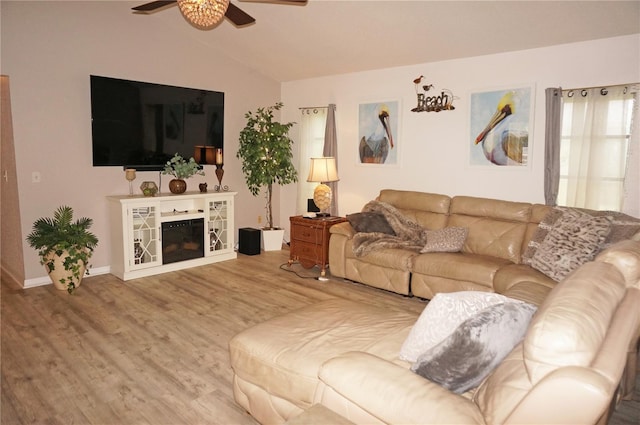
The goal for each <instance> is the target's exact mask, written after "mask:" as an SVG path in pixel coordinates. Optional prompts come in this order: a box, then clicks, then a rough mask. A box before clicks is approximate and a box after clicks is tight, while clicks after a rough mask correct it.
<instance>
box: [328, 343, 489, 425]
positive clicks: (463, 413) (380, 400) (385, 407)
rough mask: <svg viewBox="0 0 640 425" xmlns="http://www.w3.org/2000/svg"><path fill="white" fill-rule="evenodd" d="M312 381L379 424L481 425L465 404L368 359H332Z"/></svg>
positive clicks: (406, 373)
mask: <svg viewBox="0 0 640 425" xmlns="http://www.w3.org/2000/svg"><path fill="white" fill-rule="evenodd" d="M318 376H319V378H320V380H321V381H322V382H323V383H324V384H325V385H326V386H328V387H330V388H331V389H332V390H333V391H335V392H336V393H338V394H339V395H340V396H342V397H343V398H345V399H346V400H347V401H348V402H350V403H351V404H353V405H356V406H358V407H359V408H361V409H363V410H365V411H366V412H368V413H369V414H371V415H372V416H374V417H376V418H378V419H379V420H380V421H382V422H384V423H402V424H420V423H422V424H425V423H428V424H474V423H477V424H480V423H484V419H483V417H482V415H481V413H480V410H479V409H478V407H477V406H476V405H475V404H474V403H473V402H472V401H471V400H469V399H467V398H465V397H463V396H461V395H458V394H454V393H452V392H450V391H448V390H446V389H444V388H443V387H441V386H439V385H437V384H434V383H433V382H430V381H428V380H427V379H425V378H423V377H421V376H419V375H417V374H415V373H413V372H411V371H410V370H409V369H405V368H403V367H401V366H399V365H396V364H394V363H391V362H389V361H387V360H384V359H381V358H379V357H376V356H374V355H371V354H368V353H364V352H358V351H353V352H349V353H345V354H342V355H340V356H338V357H334V358H332V359H330V360H328V361H327V362H325V363H324V364H323V365H322V367H321V368H320V371H319V373H318ZM328 407H330V408H332V407H333V406H328Z"/></svg>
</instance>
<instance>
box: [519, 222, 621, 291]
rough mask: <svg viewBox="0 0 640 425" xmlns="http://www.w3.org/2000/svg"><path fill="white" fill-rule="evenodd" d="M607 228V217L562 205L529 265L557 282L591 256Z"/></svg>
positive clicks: (604, 236)
mask: <svg viewBox="0 0 640 425" xmlns="http://www.w3.org/2000/svg"><path fill="white" fill-rule="evenodd" d="M610 231H611V218H610V217H607V216H602V217H594V216H592V215H590V214H586V213H584V212H581V211H578V210H575V209H565V210H564V211H563V213H562V216H561V217H559V218H558V219H557V220H556V221H555V223H554V224H553V226H552V227H551V228H550V229H549V231H548V233H547V235H546V236H545V238H544V240H543V241H542V242H541V243H540V245H539V246H538V249H537V250H536V252H535V254H534V255H533V258H532V259H531V267H533V268H535V269H536V270H539V271H541V272H542V273H544V274H546V275H547V276H549V277H550V278H552V279H554V280H555V281H557V282H559V281H561V280H562V279H564V278H565V277H566V276H567V275H568V274H569V273H571V272H572V271H573V270H575V269H577V268H578V267H580V266H581V265H582V264H584V263H586V262H587V261H591V260H593V258H594V257H595V256H596V254H597V253H598V251H599V250H600V247H601V246H602V244H603V243H604V241H605V239H606V237H607V235H608V234H609V232H610Z"/></svg>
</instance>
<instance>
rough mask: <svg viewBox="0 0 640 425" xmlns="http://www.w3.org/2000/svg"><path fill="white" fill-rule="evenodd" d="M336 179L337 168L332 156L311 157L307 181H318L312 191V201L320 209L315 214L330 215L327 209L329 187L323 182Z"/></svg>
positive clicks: (320, 215)
mask: <svg viewBox="0 0 640 425" xmlns="http://www.w3.org/2000/svg"><path fill="white" fill-rule="evenodd" d="M338 180H339V179H338V170H337V167H336V159H335V158H334V157H322V158H311V167H310V168H309V177H307V181H308V182H318V183H320V184H319V185H318V186H317V187H316V188H315V190H314V191H313V202H315V204H316V206H317V207H318V208H319V209H320V212H319V213H318V214H317V216H319V217H327V216H329V215H330V214H329V212H328V210H329V207H330V206H331V188H330V187H329V186H327V185H326V184H324V183H326V182H335V181H338Z"/></svg>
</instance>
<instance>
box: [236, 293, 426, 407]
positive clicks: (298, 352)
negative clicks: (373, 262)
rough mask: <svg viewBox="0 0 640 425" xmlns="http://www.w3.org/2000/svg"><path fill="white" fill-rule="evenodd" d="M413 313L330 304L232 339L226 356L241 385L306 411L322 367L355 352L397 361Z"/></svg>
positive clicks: (267, 323) (337, 302)
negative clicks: (252, 387) (249, 384)
mask: <svg viewBox="0 0 640 425" xmlns="http://www.w3.org/2000/svg"><path fill="white" fill-rule="evenodd" d="M416 318H417V314H415V313H410V312H404V311H399V310H394V309H381V308H379V307H376V306H372V305H368V304H363V303H358V302H354V301H349V300H344V299H329V300H325V301H321V302H319V303H316V304H313V305H310V306H306V307H303V308H301V309H299V310H295V311H292V312H289V313H287V314H284V315H282V316H278V317H275V318H272V319H270V320H267V321H265V322H262V323H260V324H258V325H255V326H253V327H251V328H249V329H247V330H245V331H243V332H241V333H239V334H237V335H236V336H234V337H233V338H232V339H231V341H230V342H229V354H230V359H231V366H232V368H233V370H234V373H235V374H236V375H237V376H238V377H239V378H241V379H242V380H244V381H247V382H249V383H251V384H252V385H255V386H257V387H260V388H262V389H264V390H266V391H267V392H268V393H269V394H271V395H273V396H274V397H279V398H282V399H284V400H288V401H289V402H291V403H294V404H296V405H297V406H298V407H300V408H302V409H305V408H308V407H310V406H311V405H312V404H313V401H314V396H315V393H316V387H317V385H318V382H319V381H318V370H319V369H320V366H321V365H322V363H324V362H325V361H327V360H328V359H330V358H332V357H335V356H337V355H339V354H341V353H344V352H347V351H351V350H358V351H364V352H368V353H371V354H374V355H376V356H378V357H381V358H383V359H386V360H390V361H394V362H398V364H403V365H404V366H405V367H408V366H409V365H408V364H406V363H404V362H400V360H398V347H400V345H401V344H402V341H403V340H404V339H405V338H406V336H407V335H408V333H409V330H410V329H411V326H412V325H413V323H415V321H416Z"/></svg>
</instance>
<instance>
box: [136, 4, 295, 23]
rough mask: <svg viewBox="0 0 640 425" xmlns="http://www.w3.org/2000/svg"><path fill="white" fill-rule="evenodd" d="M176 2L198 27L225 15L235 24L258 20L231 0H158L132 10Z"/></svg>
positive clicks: (150, 10)
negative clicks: (230, 0)
mask: <svg viewBox="0 0 640 425" xmlns="http://www.w3.org/2000/svg"><path fill="white" fill-rule="evenodd" d="M247 1H251V0H247ZM256 1H257V2H259V1H258V0H256ZM306 2H307V0H278V1H271V2H270V3H281V4H303V3H306ZM175 4H177V5H178V7H180V12H182V14H183V15H184V16H185V18H187V20H188V21H189V22H191V23H193V24H194V25H196V26H197V27H211V26H213V25H215V24H217V23H218V22H220V21H221V20H222V18H223V17H226V18H227V19H229V20H230V21H231V22H233V24H234V25H235V26H244V25H249V24H252V23H254V22H255V21H256V20H255V19H254V18H253V17H252V16H250V15H249V14H247V13H246V12H244V11H243V10H242V9H240V8H239V7H237V6H236V5H234V4H233V3H230V2H229V0H157V1H152V2H149V3H145V4H142V5H140V6H136V7H133V8H132V10H134V11H136V12H140V13H150V12H154V11H156V10H158V9H161V8H164V7H166V6H170V5H175Z"/></svg>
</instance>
